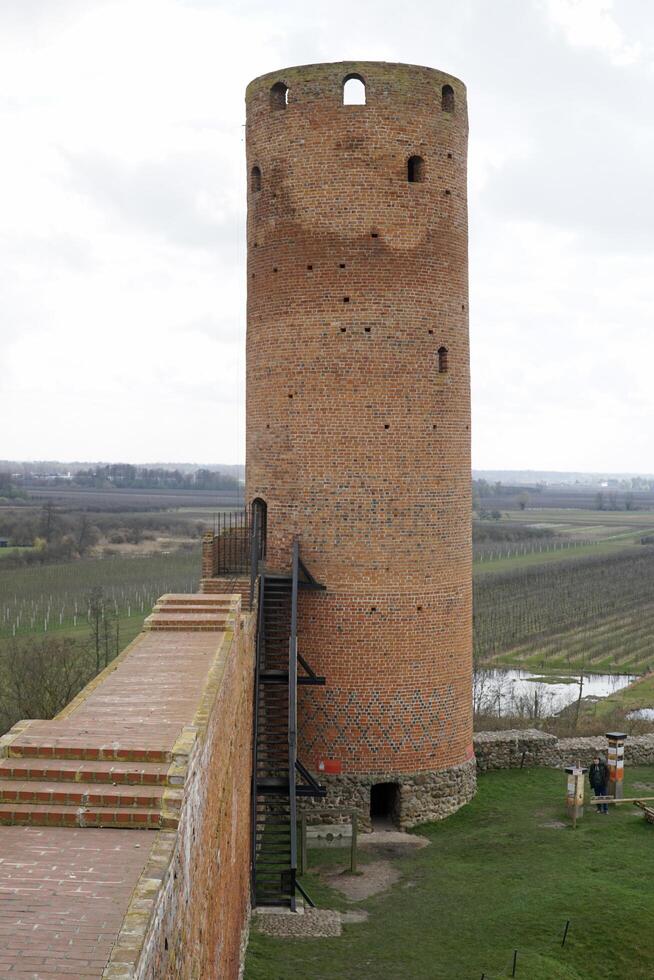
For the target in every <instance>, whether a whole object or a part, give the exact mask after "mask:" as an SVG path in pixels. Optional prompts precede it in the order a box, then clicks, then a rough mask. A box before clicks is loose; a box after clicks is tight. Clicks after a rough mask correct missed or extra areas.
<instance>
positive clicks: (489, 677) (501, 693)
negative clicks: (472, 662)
mask: <svg viewBox="0 0 654 980" xmlns="http://www.w3.org/2000/svg"><path fill="white" fill-rule="evenodd" d="M579 680H580V678H579V674H572V675H570V676H567V675H561V674H551V675H547V674H542V673H534V672H532V671H529V670H517V669H515V668H512V667H508V668H506V669H495V668H493V669H491V668H481V669H478V670H476V671H475V679H474V705H475V711H476V712H479V711H483V712H484V713H486V714H496V715H503V714H520V715H523V716H525V717H536V718H542V717H547V716H548V715H555V714H558V713H559V712H560V711H562V710H563V709H564V708H566V707H567V706H568V705H569V704H572V702H573V701H576V700H577V698H578V697H579ZM634 680H636V676H635V675H632V674H584V676H583V684H582V689H581V696H582V697H584V698H587V697H593V698H605V697H607V696H608V695H609V694H614V693H615V692H616V691H619V690H621V689H622V688H623V687H627V685H628V684H631V683H632V681H634ZM644 710H652V712H653V713H652V716H651V717H652V718H654V709H644Z"/></svg>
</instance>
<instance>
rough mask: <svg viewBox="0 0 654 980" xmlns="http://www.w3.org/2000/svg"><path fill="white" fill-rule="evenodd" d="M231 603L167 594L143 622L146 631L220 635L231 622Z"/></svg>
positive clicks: (219, 599) (216, 599)
mask: <svg viewBox="0 0 654 980" xmlns="http://www.w3.org/2000/svg"><path fill="white" fill-rule="evenodd" d="M231 606H232V601H231V599H230V598H228V597H225V596H210V595H199V594H198V595H179V594H176V593H169V594H168V595H164V596H161V598H160V599H158V600H157V603H156V605H155V607H154V610H153V612H152V613H151V614H150V615H149V616H148V617H147V618H146V620H145V622H144V627H145V629H148V630H185V631H186V630H211V631H215V632H218V631H220V632H223V631H224V630H226V629H229V626H230V623H231V622H232V620H233V613H232V612H231Z"/></svg>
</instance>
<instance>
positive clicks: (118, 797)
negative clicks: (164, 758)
mask: <svg viewBox="0 0 654 980" xmlns="http://www.w3.org/2000/svg"><path fill="white" fill-rule="evenodd" d="M163 794H164V790H163V788H162V787H158V786H157V787H149V788H147V789H138V790H135V789H134V788H130V787H125V786H121V787H118V786H111V785H107V784H104V785H103V784H102V783H68V784H67V785H63V786H62V785H61V784H60V783H56V782H48V783H46V782H39V781H37V780H31V781H26V782H20V781H19V780H16V779H13V780H5V781H3V782H0V804H2V803H21V804H22V803H38V804H45V803H54V804H56V805H58V806H76V807H80V806H91V807H113V808H114V809H119V810H122V809H124V808H125V807H130V808H132V807H138V808H140V809H144V810H160V809H161V805H162V798H163Z"/></svg>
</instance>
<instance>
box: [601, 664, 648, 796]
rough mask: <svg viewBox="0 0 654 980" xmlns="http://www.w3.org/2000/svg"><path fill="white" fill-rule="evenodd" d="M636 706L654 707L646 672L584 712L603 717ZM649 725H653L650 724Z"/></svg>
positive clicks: (631, 709)
mask: <svg viewBox="0 0 654 980" xmlns="http://www.w3.org/2000/svg"><path fill="white" fill-rule="evenodd" d="M636 708H654V675H651V674H648V675H647V676H646V677H642V678H639V679H638V680H637V681H635V682H634V683H633V684H630V685H629V687H624V688H623V689H622V690H621V691H616V693H615V694H611V695H609V697H607V698H602V700H601V701H597V702H596V703H595V704H594V705H593V706H592V707H588V708H587V709H586V712H587V713H588V714H590V715H592V716H593V717H596V718H603V717H605V716H607V715H611V714H613V712H614V711H615V710H616V709H619V710H620V711H625V712H627V711H634V710H635V709H636ZM651 727H654V726H651V725H650V728H651ZM625 731H628V728H625ZM653 795H654V794H653Z"/></svg>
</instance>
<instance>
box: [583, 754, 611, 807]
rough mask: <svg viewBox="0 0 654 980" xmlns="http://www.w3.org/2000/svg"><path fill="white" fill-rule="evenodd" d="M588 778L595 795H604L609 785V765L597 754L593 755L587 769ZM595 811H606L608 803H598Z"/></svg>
mask: <svg viewBox="0 0 654 980" xmlns="http://www.w3.org/2000/svg"><path fill="white" fill-rule="evenodd" d="M588 780H589V782H590V785H591V787H592V788H593V792H594V793H595V796H606V793H607V790H608V786H609V767H608V766H607V764H606V763H605V762H604V760H603V759H601V758H600V757H599V756H598V755H596V756H595V758H594V759H593V764H592V765H591V767H590V769H589V770H588ZM597 812H598V813H608V812H609V808H608V805H607V804H606V803H598V804H597Z"/></svg>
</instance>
